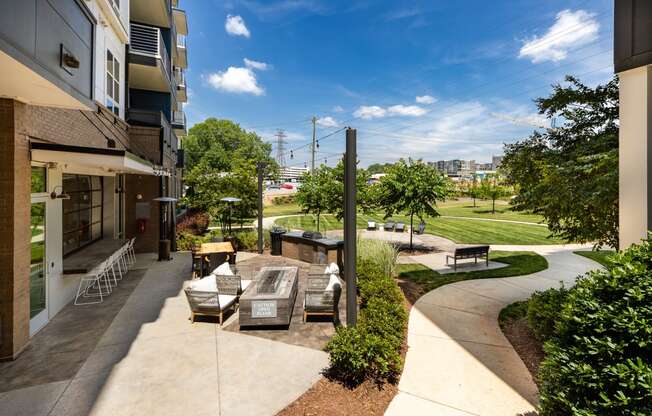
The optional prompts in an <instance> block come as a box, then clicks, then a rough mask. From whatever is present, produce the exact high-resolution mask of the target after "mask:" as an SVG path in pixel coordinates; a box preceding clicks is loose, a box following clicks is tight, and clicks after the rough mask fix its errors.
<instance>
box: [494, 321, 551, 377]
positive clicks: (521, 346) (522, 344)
mask: <svg viewBox="0 0 652 416" xmlns="http://www.w3.org/2000/svg"><path fill="white" fill-rule="evenodd" d="M501 329H502V330H503V333H504V334H505V337H507V339H508V340H509V342H510V343H511V344H512V346H513V347H514V350H515V351H516V352H517V353H518V355H519V357H521V360H523V362H524V363H525V366H526V367H527V369H528V370H529V371H530V374H532V379H533V380H534V382H535V383H536V384H537V386H538V385H539V380H538V379H537V374H538V372H539V366H540V365H541V361H543V359H544V358H545V353H544V352H543V345H542V343H541V342H540V341H539V340H537V339H536V338H535V337H534V333H533V332H532V330H531V329H530V327H529V326H528V324H527V318H517V319H508V320H507V321H505V322H504V323H503V324H501Z"/></svg>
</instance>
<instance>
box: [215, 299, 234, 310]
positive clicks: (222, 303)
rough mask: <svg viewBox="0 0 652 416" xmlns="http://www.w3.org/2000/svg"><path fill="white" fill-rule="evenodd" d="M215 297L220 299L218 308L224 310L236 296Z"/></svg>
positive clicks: (231, 303)
mask: <svg viewBox="0 0 652 416" xmlns="http://www.w3.org/2000/svg"><path fill="white" fill-rule="evenodd" d="M217 298H218V299H219V300H220V309H221V310H224V309H226V308H228V307H229V306H231V305H233V302H235V299H236V297H235V296H233V295H218V296H217Z"/></svg>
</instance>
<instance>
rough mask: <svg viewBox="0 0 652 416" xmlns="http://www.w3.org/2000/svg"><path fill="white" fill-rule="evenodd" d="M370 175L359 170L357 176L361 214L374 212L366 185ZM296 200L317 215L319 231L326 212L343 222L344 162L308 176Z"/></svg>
mask: <svg viewBox="0 0 652 416" xmlns="http://www.w3.org/2000/svg"><path fill="white" fill-rule="evenodd" d="M368 179H369V174H368V173H367V171H366V170H365V169H357V176H356V186H357V189H356V190H357V192H356V207H357V208H358V209H359V210H361V211H362V212H369V211H370V210H371V209H372V208H373V202H374V199H373V196H372V195H371V189H370V188H371V187H370V186H369V185H367V181H368ZM295 200H296V201H297V203H298V204H299V205H300V206H301V208H302V210H303V211H304V212H306V213H313V214H315V215H317V231H319V218H320V215H321V214H322V213H324V212H328V213H330V214H333V215H335V218H337V219H338V220H342V218H344V162H342V161H340V162H339V163H338V164H337V166H335V167H334V168H331V167H328V166H326V165H321V166H320V167H318V168H316V169H315V173H314V174H311V173H310V172H307V173H305V174H304V175H303V177H302V184H301V186H300V187H299V189H298V191H297V194H296V198H295Z"/></svg>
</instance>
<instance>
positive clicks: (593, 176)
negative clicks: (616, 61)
mask: <svg viewBox="0 0 652 416" xmlns="http://www.w3.org/2000/svg"><path fill="white" fill-rule="evenodd" d="M566 81H567V83H568V85H566V86H563V87H562V86H561V85H555V86H554V87H553V92H552V94H551V95H550V97H548V98H539V99H538V100H536V103H537V106H538V108H539V112H540V113H541V114H544V115H546V116H547V117H548V118H560V119H562V120H564V122H563V124H562V125H561V126H560V127H557V128H551V129H548V130H546V132H545V133H538V132H535V133H533V134H532V135H531V136H530V137H529V138H528V139H525V140H523V141H519V142H517V143H514V144H510V145H506V146H505V157H504V159H503V163H502V165H501V167H502V168H503V169H504V171H505V172H506V174H507V178H508V180H509V181H510V182H511V183H512V184H514V185H517V189H518V193H517V195H516V197H515V198H514V200H513V205H514V208H515V209H516V210H528V211H533V212H534V213H537V214H540V215H542V216H543V217H544V218H545V220H546V222H547V223H548V228H549V229H550V231H551V232H552V233H553V234H554V235H557V236H560V237H562V238H564V239H566V240H567V241H570V242H579V243H586V242H595V243H596V245H603V244H608V245H611V246H612V247H617V246H618V79H617V78H614V79H613V80H611V81H610V82H609V83H607V84H606V85H599V86H597V87H595V88H590V87H587V86H585V85H584V84H582V83H581V82H580V81H579V80H578V79H576V78H574V77H570V76H569V77H566Z"/></svg>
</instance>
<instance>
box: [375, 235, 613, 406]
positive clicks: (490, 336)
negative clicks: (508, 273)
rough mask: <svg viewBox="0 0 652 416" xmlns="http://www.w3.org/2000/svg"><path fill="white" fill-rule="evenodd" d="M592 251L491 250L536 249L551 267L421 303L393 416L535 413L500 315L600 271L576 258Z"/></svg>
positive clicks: (529, 384)
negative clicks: (514, 305) (537, 295)
mask: <svg viewBox="0 0 652 416" xmlns="http://www.w3.org/2000/svg"><path fill="white" fill-rule="evenodd" d="M580 247H582V248H586V246H577V245H568V246H492V249H495V250H531V251H536V252H537V253H539V254H541V255H542V256H544V257H545V258H546V260H547V261H548V264H549V266H550V267H549V268H548V269H546V270H544V271H541V272H538V273H534V274H532V275H529V276H520V277H508V278H502V279H482V280H469V281H464V282H459V283H454V284H450V285H446V286H443V287H440V288H438V289H435V290H433V291H431V292H429V293H427V294H425V295H424V296H423V297H421V298H420V299H419V300H418V301H417V302H416V303H415V305H414V307H413V308H412V311H411V312H410V320H409V327H408V346H409V349H408V352H407V356H406V361H405V368H404V370H403V375H402V376H401V381H400V384H399V394H398V395H397V396H396V397H395V398H394V399H393V401H392V402H391V403H390V406H389V408H388V409H387V412H386V413H385V414H386V415H390V416H395V415H410V416H412V415H438V416H468V415H482V416H493V415H496V416H516V415H519V414H534V413H528V412H533V411H534V410H535V406H536V403H537V393H538V392H537V387H536V385H535V384H534V382H533V380H532V377H531V376H530V373H529V371H528V370H527V368H526V367H525V364H523V362H522V361H521V359H520V357H519V356H518V354H517V353H516V351H514V349H513V348H512V346H511V344H510V343H509V341H508V340H507V339H506V338H505V336H504V335H503V333H502V331H501V330H500V327H499V325H498V313H499V312H500V310H501V309H502V308H504V307H505V306H507V305H509V304H510V303H512V302H515V301H518V300H524V299H527V298H528V297H529V296H530V295H531V294H532V293H533V292H534V291H536V290H544V289H547V288H551V287H557V286H559V285H560V281H561V282H563V283H564V284H565V285H566V286H570V285H572V284H574V282H575V278H576V277H577V275H579V274H582V273H585V272H586V271H588V270H591V269H595V268H597V267H600V266H599V265H598V264H597V263H595V262H593V261H591V260H589V259H586V258H584V257H581V256H578V255H575V254H573V250H577V249H578V248H580Z"/></svg>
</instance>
